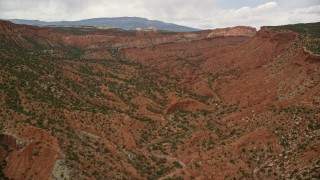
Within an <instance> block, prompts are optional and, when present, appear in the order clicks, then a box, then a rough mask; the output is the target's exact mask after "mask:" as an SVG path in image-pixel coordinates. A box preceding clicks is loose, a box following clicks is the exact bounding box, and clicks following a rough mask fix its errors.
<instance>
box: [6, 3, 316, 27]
mask: <svg viewBox="0 0 320 180" xmlns="http://www.w3.org/2000/svg"><path fill="white" fill-rule="evenodd" d="M119 16H138V17H145V18H149V19H156V20H162V21H166V22H172V23H177V24H181V25H187V26H192V27H197V28H217V27H226V26H236V25H249V26H254V27H260V26H262V25H278V24H288V23H298V22H313V21H319V19H320V4H319V0H303V1H301V0H281V1H280V0H274V1H269V0H246V1H234V0H152V1H151V0H135V1H132V0H116V1H113V0H90V1H88V0H27V1H26V0H0V18H4V19H13V18H20V19H38V20H46V21H59V20H79V19H88V18H95V17H119Z"/></svg>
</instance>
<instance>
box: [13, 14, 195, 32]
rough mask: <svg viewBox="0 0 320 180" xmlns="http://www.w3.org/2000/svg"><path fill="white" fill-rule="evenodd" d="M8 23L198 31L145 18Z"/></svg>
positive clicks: (17, 21) (20, 20)
mask: <svg viewBox="0 0 320 180" xmlns="http://www.w3.org/2000/svg"><path fill="white" fill-rule="evenodd" d="M9 21H11V22H13V23H16V24H27V25H35V26H51V25H55V26H109V27H115V28H121V29H125V30H131V29H137V28H142V29H147V28H156V29H161V30H166V31H175V32H188V31H198V30H199V29H195V28H191V27H186V26H180V25H177V24H173V23H165V22H162V21H157V20H148V19H146V18H140V17H116V18H94V19H85V20H79V21H54V22H46V21H38V20H25V19H9Z"/></svg>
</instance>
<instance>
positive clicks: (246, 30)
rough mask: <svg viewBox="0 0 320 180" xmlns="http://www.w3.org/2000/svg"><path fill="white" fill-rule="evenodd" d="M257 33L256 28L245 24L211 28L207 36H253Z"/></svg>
mask: <svg viewBox="0 0 320 180" xmlns="http://www.w3.org/2000/svg"><path fill="white" fill-rule="evenodd" d="M256 33H257V30H256V28H253V27H247V26H236V27H228V28H221V29H215V30H212V31H211V32H210V33H209V34H208V37H219V36H248V37H253V36H255V35H256Z"/></svg>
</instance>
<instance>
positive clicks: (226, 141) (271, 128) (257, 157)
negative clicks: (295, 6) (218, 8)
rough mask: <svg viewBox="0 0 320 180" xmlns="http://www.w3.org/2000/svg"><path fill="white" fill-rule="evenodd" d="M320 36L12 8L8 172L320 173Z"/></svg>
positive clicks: (0, 50)
mask: <svg viewBox="0 0 320 180" xmlns="http://www.w3.org/2000/svg"><path fill="white" fill-rule="evenodd" d="M319 35H320V23H310V24H297V25H287V26H277V27H262V28H261V29H260V30H259V31H256V30H255V29H254V28H250V27H242V26H238V27H233V28H224V29H216V30H207V31H201V32H192V33H173V32H164V31H155V30H149V31H123V30H120V29H98V28H94V27H35V26H27V25H16V24H12V23H10V22H7V21H0V65H1V66H0V107H1V108H0V179H167V180H169V179H319V178H320V176H319V175H320V83H319V82H320V55H319V54H320V52H319V49H320V40H319V38H320V36H319Z"/></svg>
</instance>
